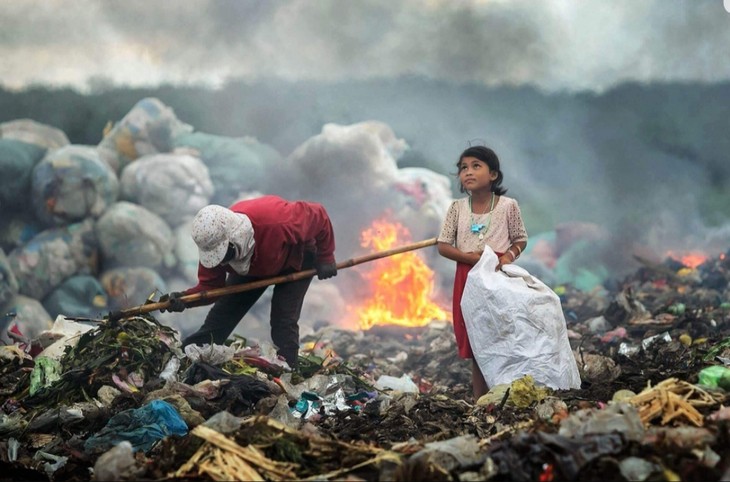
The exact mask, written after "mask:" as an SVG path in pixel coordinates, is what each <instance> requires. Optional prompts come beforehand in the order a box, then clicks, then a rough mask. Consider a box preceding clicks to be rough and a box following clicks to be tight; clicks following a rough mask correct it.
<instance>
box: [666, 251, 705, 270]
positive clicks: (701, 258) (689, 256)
mask: <svg viewBox="0 0 730 482" xmlns="http://www.w3.org/2000/svg"><path fill="white" fill-rule="evenodd" d="M667 256H669V257H670V258H672V259H675V260H677V261H679V262H680V263H682V264H683V265H685V266H686V267H688V268H692V269H694V268H696V267H698V266H699V265H701V264H702V263H704V262H705V261H707V256H706V255H705V254H704V253H701V252H699V251H690V252H688V253H684V254H677V253H674V252H673V251H669V252H668V253H667Z"/></svg>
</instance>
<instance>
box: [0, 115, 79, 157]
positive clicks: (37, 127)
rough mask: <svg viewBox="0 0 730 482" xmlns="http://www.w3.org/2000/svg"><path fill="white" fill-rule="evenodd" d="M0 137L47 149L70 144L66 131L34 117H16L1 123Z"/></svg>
mask: <svg viewBox="0 0 730 482" xmlns="http://www.w3.org/2000/svg"><path fill="white" fill-rule="evenodd" d="M0 137H1V138H3V139H15V140H17V141H23V142H25V143H27V144H34V145H36V146H38V147H41V148H43V149H44V150H45V149H58V148H60V147H63V146H67V145H68V144H69V140H68V137H66V133H65V132H63V131H62V130H61V129H58V128H56V127H51V126H49V125H47V124H41V123H40V122H36V121H34V120H32V119H15V120H11V121H8V122H3V123H2V124H0Z"/></svg>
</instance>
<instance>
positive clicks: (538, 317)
mask: <svg viewBox="0 0 730 482" xmlns="http://www.w3.org/2000/svg"><path fill="white" fill-rule="evenodd" d="M497 264H498V260H497V256H496V254H494V251H492V250H491V249H489V248H488V247H487V248H486V249H485V250H484V253H483V254H482V257H481V259H480V260H479V262H478V263H477V264H476V265H474V267H473V268H472V269H471V271H469V275H468V277H467V281H466V286H465V287H464V294H463V296H462V298H461V311H462V313H463V315H464V321H465V323H466V329H467V332H468V334H469V341H470V342H471V347H472V351H473V352H474V358H475V360H476V361H477V364H478V365H479V368H480V369H481V371H482V374H483V375H484V379H485V381H486V382H487V385H489V386H490V387H492V386H495V385H499V384H502V383H511V382H512V381H514V380H516V379H518V378H521V377H523V376H524V375H532V377H533V378H534V379H535V381H537V382H539V383H542V384H544V385H547V386H549V387H551V388H556V389H569V388H580V375H579V374H578V366H577V364H576V362H575V358H574V357H573V352H572V350H571V348H570V343H569V342H568V330H567V327H566V325H565V317H564V316H563V310H562V308H561V306H560V298H558V296H557V295H556V294H555V293H554V292H553V291H552V290H551V289H550V288H548V287H547V286H546V285H545V284H544V283H543V282H541V281H540V280H538V279H537V278H535V277H534V276H532V275H530V273H528V272H527V271H526V270H524V269H523V268H520V267H519V266H516V265H513V264H510V265H505V266H503V267H502V270H501V271H496V272H495V271H494V269H495V267H496V266H497Z"/></svg>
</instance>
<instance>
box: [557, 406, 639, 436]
mask: <svg viewBox="0 0 730 482" xmlns="http://www.w3.org/2000/svg"><path fill="white" fill-rule="evenodd" d="M645 431H646V430H645V428H644V424H643V423H642V422H641V418H640V417H639V411H638V409H637V408H636V407H634V406H633V405H631V404H629V403H613V404H609V405H608V406H607V407H606V408H604V409H603V410H593V409H583V410H578V411H576V412H573V413H571V414H570V415H569V416H568V418H566V419H565V420H563V421H562V422H561V424H560V429H559V431H558V434H560V435H562V436H566V437H574V438H578V437H582V436H584V435H588V434H610V433H613V432H618V433H620V434H622V437H624V438H625V439H626V440H633V441H636V442H638V441H641V440H642V439H643V438H644V434H645Z"/></svg>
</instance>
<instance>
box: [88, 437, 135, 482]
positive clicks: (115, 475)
mask: <svg viewBox="0 0 730 482" xmlns="http://www.w3.org/2000/svg"><path fill="white" fill-rule="evenodd" d="M144 471H145V468H144V467H138V466H137V462H136V460H135V458H134V452H133V450H132V444H131V443H129V442H128V441H126V440H123V441H122V442H119V443H118V444H116V445H115V446H114V447H112V448H111V449H109V450H108V451H106V452H104V453H103V454H101V455H100V456H99V458H98V459H97V461H96V463H95V464H94V475H93V480H134V479H136V478H137V477H138V476H140V475H142V473H144Z"/></svg>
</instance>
